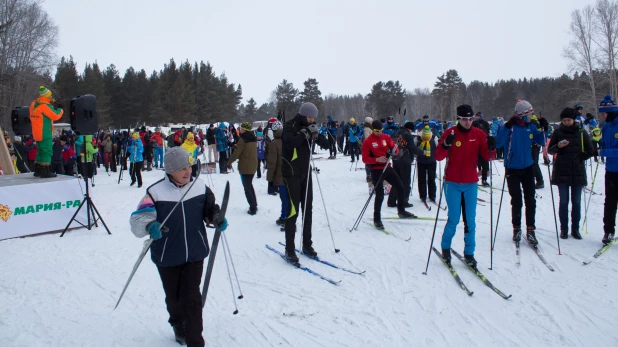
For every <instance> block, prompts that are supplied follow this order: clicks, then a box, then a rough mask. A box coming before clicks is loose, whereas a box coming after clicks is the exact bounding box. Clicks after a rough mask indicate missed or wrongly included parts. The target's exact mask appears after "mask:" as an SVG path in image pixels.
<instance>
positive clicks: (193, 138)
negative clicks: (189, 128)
mask: <svg viewBox="0 0 618 347" xmlns="http://www.w3.org/2000/svg"><path fill="white" fill-rule="evenodd" d="M187 140H195V136H193V133H191V132H189V133H187Z"/></svg>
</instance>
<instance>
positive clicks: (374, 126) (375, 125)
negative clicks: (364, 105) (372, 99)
mask: <svg viewBox="0 0 618 347" xmlns="http://www.w3.org/2000/svg"><path fill="white" fill-rule="evenodd" d="M371 129H375V130H378V129H379V130H382V122H380V121H379V120H377V119H376V120H374V121H373V123H371Z"/></svg>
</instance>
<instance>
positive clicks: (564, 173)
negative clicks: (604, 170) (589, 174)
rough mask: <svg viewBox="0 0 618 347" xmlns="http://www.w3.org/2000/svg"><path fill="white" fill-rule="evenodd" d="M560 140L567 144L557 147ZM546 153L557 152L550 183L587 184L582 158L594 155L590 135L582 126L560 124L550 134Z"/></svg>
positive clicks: (585, 158)
mask: <svg viewBox="0 0 618 347" xmlns="http://www.w3.org/2000/svg"><path fill="white" fill-rule="evenodd" d="M562 140H567V141H569V144H568V145H566V146H565V147H562V148H559V147H558V142H560V141H562ZM582 140H583V143H582ZM547 153H548V154H551V155H553V154H557V155H556V159H555V160H554V164H553V172H552V175H551V184H553V185H559V184H566V185H569V186H573V185H583V186H585V185H587V184H588V180H587V179H586V164H585V163H584V160H587V159H589V158H590V157H592V156H593V155H594V148H593V147H592V142H591V141H590V136H589V135H588V133H587V132H586V131H584V129H583V128H580V127H578V126H577V125H572V126H570V127H567V126H564V125H562V124H561V125H560V127H558V129H556V130H554V133H553V134H552V136H551V140H550V141H549V146H548V148H547Z"/></svg>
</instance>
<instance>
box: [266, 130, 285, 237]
mask: <svg viewBox="0 0 618 347" xmlns="http://www.w3.org/2000/svg"><path fill="white" fill-rule="evenodd" d="M272 130H273V136H274V139H273V140H272V141H271V142H270V145H268V155H267V156H266V157H267V163H268V165H267V168H268V171H267V172H266V180H267V181H268V194H270V195H277V193H276V191H277V189H279V198H280V199H281V215H280V217H279V218H277V220H276V221H275V223H276V224H277V225H279V226H284V225H285V220H286V219H287V216H288V214H287V210H286V209H287V207H288V200H287V199H288V195H287V191H286V189H285V186H284V185H283V174H282V173H281V167H282V166H283V161H282V160H281V152H282V150H283V143H282V142H281V136H283V124H281V122H280V121H278V120H275V122H274V123H273V124H272ZM271 187H272V188H271ZM275 187H276V188H275Z"/></svg>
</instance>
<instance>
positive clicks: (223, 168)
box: [215, 122, 229, 174]
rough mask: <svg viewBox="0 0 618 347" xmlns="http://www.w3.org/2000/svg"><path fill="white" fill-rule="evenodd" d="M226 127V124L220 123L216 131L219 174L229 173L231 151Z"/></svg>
mask: <svg viewBox="0 0 618 347" xmlns="http://www.w3.org/2000/svg"><path fill="white" fill-rule="evenodd" d="M226 128H227V127H226V126H225V123H223V122H221V123H219V127H218V128H217V129H216V130H215V139H216V140H215V141H216V145H217V152H218V153H219V173H222V174H226V173H227V158H228V155H227V152H228V150H229V147H228V143H229V140H228V135H227V134H226V132H225V131H226Z"/></svg>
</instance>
